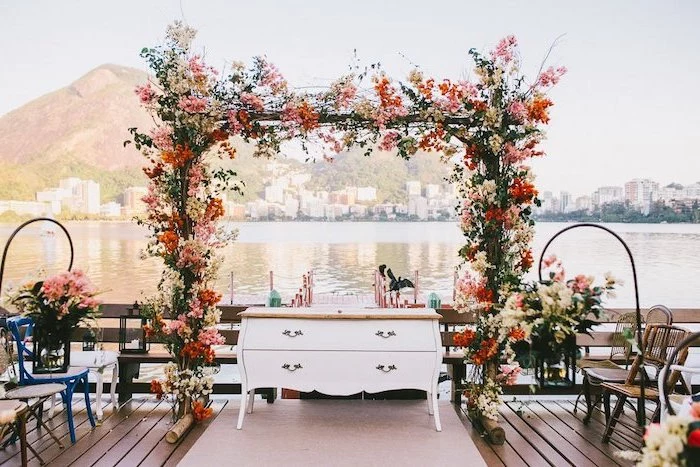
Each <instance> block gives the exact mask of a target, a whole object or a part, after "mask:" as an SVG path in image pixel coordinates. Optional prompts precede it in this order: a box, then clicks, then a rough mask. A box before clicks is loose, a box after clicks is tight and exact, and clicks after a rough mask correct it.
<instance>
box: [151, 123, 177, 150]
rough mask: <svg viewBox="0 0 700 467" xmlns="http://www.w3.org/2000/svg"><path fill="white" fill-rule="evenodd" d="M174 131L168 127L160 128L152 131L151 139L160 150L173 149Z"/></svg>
mask: <svg viewBox="0 0 700 467" xmlns="http://www.w3.org/2000/svg"><path fill="white" fill-rule="evenodd" d="M172 136H173V130H172V128H170V127H167V126H160V127H156V128H153V129H152V130H151V139H152V140H153V144H155V145H156V147H157V148H158V149H165V150H172V149H173V138H172Z"/></svg>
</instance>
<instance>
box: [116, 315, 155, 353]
mask: <svg viewBox="0 0 700 467" xmlns="http://www.w3.org/2000/svg"><path fill="white" fill-rule="evenodd" d="M127 311H128V314H127V315H121V316H120V317H119V352H121V353H146V352H148V350H149V349H150V343H149V342H148V341H147V340H146V331H145V329H144V326H145V325H146V322H147V320H146V317H145V316H141V308H140V307H139V304H138V302H134V304H133V305H132V306H131V307H129V308H127ZM134 312H135V313H134Z"/></svg>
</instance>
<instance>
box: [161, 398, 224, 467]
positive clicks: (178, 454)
mask: <svg viewBox="0 0 700 467" xmlns="http://www.w3.org/2000/svg"><path fill="white" fill-rule="evenodd" d="M227 403H228V401H227V400H214V401H212V404H211V408H212V411H213V412H212V416H211V418H210V419H209V420H206V421H205V422H204V423H197V424H195V426H194V427H192V429H191V430H190V432H189V433H188V434H187V436H185V438H184V439H182V440H180V442H179V443H178V445H177V447H176V448H175V450H174V451H173V452H172V454H171V455H170V457H168V460H167V462H165V464H163V467H175V466H176V465H177V464H178V463H179V462H180V461H181V460H182V458H183V457H185V454H187V451H189V450H190V449H191V448H192V446H194V443H196V442H197V440H198V439H199V437H200V436H202V435H203V434H204V432H205V431H206V429H207V427H208V426H209V424H210V423H211V422H213V421H214V420H215V419H216V417H218V416H219V414H220V413H221V411H222V410H223V409H224V407H226V404H227ZM234 428H235V427H233V426H232V427H231V429H232V430H233V429H234Z"/></svg>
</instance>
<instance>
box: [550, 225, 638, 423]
mask: <svg viewBox="0 0 700 467" xmlns="http://www.w3.org/2000/svg"><path fill="white" fill-rule="evenodd" d="M579 227H594V228H596V229H600V230H604V231H605V232H608V233H609V234H610V235H612V236H613V237H615V238H616V239H617V240H618V241H619V242H620V243H621V244H622V246H623V247H624V248H625V251H626V252H627V256H629V259H630V264H631V265H632V279H633V280H634V301H635V311H636V313H637V346H638V347H639V354H638V358H639V366H640V368H642V369H643V368H644V350H643V347H642V312H641V310H640V308H639V286H638V284H637V269H636V268H635V266H634V258H633V257H632V251H631V250H630V249H629V247H628V246H627V243H625V241H624V240H623V239H622V237H620V236H619V235H618V234H617V233H615V232H614V231H613V230H611V229H609V228H607V227H603V226H602V225H600V224H593V223H590V222H583V223H580V224H574V225H570V226H568V227H565V228H563V229H561V230H560V231H559V232H557V233H555V234H554V236H552V238H550V239H549V241H548V242H547V244H546V245H545V246H544V248H543V249H542V254H541V255H540V261H539V263H538V264H537V274H538V277H539V280H540V282H542V261H543V260H544V254H545V252H546V251H547V248H548V247H549V245H550V244H551V243H552V242H553V241H554V239H555V238H557V237H558V236H560V235H561V234H563V233H564V232H567V231H569V230H572V229H576V228H579ZM645 384H646V383H645V378H644V377H642V378H640V388H639V389H640V390H639V396H640V397H639V402H638V404H637V410H638V411H639V413H644V412H643V411H644V386H645ZM640 421H641V422H642V428H644V425H645V424H646V419H645V418H644V417H640Z"/></svg>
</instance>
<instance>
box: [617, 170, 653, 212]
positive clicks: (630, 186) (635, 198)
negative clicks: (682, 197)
mask: <svg viewBox="0 0 700 467" xmlns="http://www.w3.org/2000/svg"><path fill="white" fill-rule="evenodd" d="M657 191H659V184H658V183H657V182H655V181H653V180H649V179H646V178H645V179H639V178H635V179H633V180H630V181H629V182H627V183H625V201H627V202H628V203H630V205H632V206H634V207H636V208H638V209H639V210H640V211H642V212H643V213H645V214H646V213H648V212H649V209H650V207H651V203H652V200H653V198H654V193H655V192H657Z"/></svg>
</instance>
